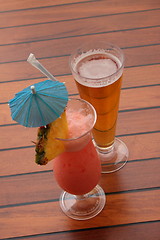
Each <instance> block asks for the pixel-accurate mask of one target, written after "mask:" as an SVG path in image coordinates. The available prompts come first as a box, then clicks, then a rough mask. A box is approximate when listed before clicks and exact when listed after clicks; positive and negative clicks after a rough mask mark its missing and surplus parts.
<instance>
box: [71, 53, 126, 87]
mask: <svg viewBox="0 0 160 240" xmlns="http://www.w3.org/2000/svg"><path fill="white" fill-rule="evenodd" d="M72 67H73V70H74V72H73V75H74V78H75V80H76V81H77V82H79V83H80V84H82V85H84V86H88V87H104V86H107V85H110V84H112V83H113V82H115V81H117V80H118V79H119V78H120V77H121V75H122V72H123V68H121V67H122V63H121V61H120V60H119V59H118V57H116V56H114V55H112V54H111V53H108V52H107V51H106V50H105V49H93V50H89V51H87V52H85V53H82V54H81V55H79V56H78V57H76V58H75V59H74V60H73V62H72ZM75 73H76V74H75ZM94 80H96V81H94Z"/></svg>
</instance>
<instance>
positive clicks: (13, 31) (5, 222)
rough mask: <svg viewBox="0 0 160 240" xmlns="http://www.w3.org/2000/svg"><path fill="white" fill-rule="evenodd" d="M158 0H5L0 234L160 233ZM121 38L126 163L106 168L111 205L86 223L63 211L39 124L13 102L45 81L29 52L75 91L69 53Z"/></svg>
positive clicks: (41, 238)
mask: <svg viewBox="0 0 160 240" xmlns="http://www.w3.org/2000/svg"><path fill="white" fill-rule="evenodd" d="M159 20H160V2H159V0H142V1H139V0H135V1H131V0H121V1H118V0H113V1H112V0H110V1H107V0H102V1H101V0H54V1H53V0H46V1H44V0H38V1H33V0H23V1H19V0H9V1H2V0H0V137H1V141H0V239H1V240H2V239H3V240H4V239H32V240H33V239H37V240H50V239H55V240H57V239H61V240H69V239H77V240H80V239H83V240H85V239H102V240H103V239H105V240H115V239H118V240H133V239H134V240H135V239H136V240H144V239H145V240H159V239H160V159H159V157H160V132H159V130H160V105H159V104H160V80H159V79H160V77H159V76H160V54H159V53H160V46H159V42H160V41H159V40H160V31H159V27H160V25H159ZM92 39H94V40H97V41H98V40H105V41H109V42H113V43H115V44H117V45H119V46H120V47H121V48H122V49H123V50H124V53H125V56H126V63H125V70H124V80H123V86H122V91H121V102H120V109H119V118H118V125H117V133H116V134H117V136H118V137H119V138H120V139H122V140H123V141H124V142H125V143H126V144H127V146H128V148H129V152H130V156H129V161H128V163H127V165H126V166H125V167H124V168H122V169H121V170H120V171H118V172H116V173H113V174H103V175H102V178H101V181H100V185H101V186H102V187H103V189H104V190H105V193H106V198H107V203H106V206H105V208H104V210H103V211H102V212H101V213H100V214H99V215H98V216H97V217H95V218H93V219H91V220H88V221H76V220H72V219H69V218H68V217H66V216H65V215H64V214H63V213H62V212H61V210H60V207H59V195H60V193H61V189H60V188H59V187H58V185H57V183H56V182H55V180H54V177H53V172H52V164H53V162H50V163H49V164H48V165H47V166H43V167H40V166H38V165H36V164H35V163H34V146H33V143H32V142H31V141H32V140H35V139H36V131H37V129H29V128H25V127H23V126H20V125H18V124H17V123H16V122H13V121H12V119H11V116H10V110H9V107H8V104H7V103H8V100H9V99H11V98H13V97H14V94H15V93H16V92H18V91H20V90H22V89H23V88H25V87H27V86H29V85H31V84H33V83H36V82H39V81H42V80H44V79H46V78H45V77H44V76H43V75H42V74H41V73H40V72H39V71H38V70H37V69H35V68H33V67H32V66H31V65H30V64H28V63H27V61H26V59H27V58H28V56H29V54H30V53H31V52H32V53H34V54H35V56H36V57H37V58H38V59H39V61H40V62H41V63H42V64H43V65H44V66H45V67H46V68H47V69H48V70H49V71H50V72H51V73H52V74H54V75H55V76H56V77H57V79H59V80H60V81H63V82H64V81H65V82H66V86H67V88H68V91H69V93H70V94H71V95H75V96H77V95H78V93H77V89H76V86H75V83H74V81H73V78H72V76H71V72H70V70H69V66H68V59H69V55H70V53H71V51H72V50H73V49H75V48H77V47H78V46H79V45H80V44H81V43H82V42H85V41H87V40H92Z"/></svg>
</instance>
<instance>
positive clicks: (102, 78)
mask: <svg viewBox="0 0 160 240" xmlns="http://www.w3.org/2000/svg"><path fill="white" fill-rule="evenodd" d="M91 43H92V44H93V42H91ZM101 43H103V44H106V46H107V45H108V46H111V47H112V48H115V49H117V50H118V51H119V52H120V54H121V56H122V61H121V66H120V67H119V68H118V69H117V71H116V72H114V73H112V74H111V75H109V76H106V77H101V78H93V77H92V78H88V77H85V76H82V75H80V74H78V72H77V71H75V70H74V69H73V67H72V64H71V62H72V58H73V56H74V55H75V54H76V52H77V50H78V49H82V48H83V47H84V46H85V45H86V44H89V42H86V43H84V44H82V45H81V46H80V47H79V48H77V49H75V50H74V51H73V52H72V53H71V55H70V57H69V66H70V69H72V71H73V72H74V73H75V74H78V75H79V76H80V77H81V78H84V79H86V80H89V81H92V80H93V81H95V80H96V81H102V80H104V79H107V78H110V77H112V76H114V75H116V74H117V73H118V72H120V71H121V70H122V69H123V68H124V61H125V56H124V53H123V51H122V49H121V48H120V47H118V46H117V45H116V44H113V43H110V42H105V41H99V42H95V44H97V45H98V44H99V45H100V44H101ZM99 48H101V49H102V47H100V46H99ZM91 49H92V48H91ZM91 49H90V50H91ZM88 51H89V50H88ZM74 59H75V58H74Z"/></svg>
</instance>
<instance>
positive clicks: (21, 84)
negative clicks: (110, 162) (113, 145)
mask: <svg viewBox="0 0 160 240" xmlns="http://www.w3.org/2000/svg"><path fill="white" fill-rule="evenodd" d="M14 65H15V66H16V63H15V64H14ZM9 66H10V64H9V65H8V68H9ZM0 67H1V65H0ZM32 70H34V69H32V68H31V69H30V71H32ZM35 72H36V73H37V71H35ZM159 75H160V66H159V65H154V66H152V65H151V66H144V67H135V68H125V69H124V76H123V82H122V89H123V88H129V87H138V86H146V85H149V86H150V85H154V84H155V85H156V84H159ZM6 76H8V75H6ZM9 77H10V76H9ZM17 77H18V75H17ZM22 77H23V78H24V77H25V76H22ZM2 79H4V78H2ZM44 80H45V78H37V79H34V80H31V79H30V80H26V81H17V82H6V83H5V82H4V83H3V85H1V88H0V89H1V91H0V92H1V94H0V103H2V102H8V101H9V100H10V99H11V98H13V97H14V95H15V93H17V92H19V91H21V90H22V89H24V88H26V87H28V86H30V85H33V84H35V83H37V82H40V81H44ZM57 80H58V81H60V82H65V84H66V87H67V89H68V91H69V93H70V94H76V93H77V92H78V90H77V87H76V84H75V83H74V79H73V77H72V76H71V75H70V76H63V77H57ZM8 89H9V91H8Z"/></svg>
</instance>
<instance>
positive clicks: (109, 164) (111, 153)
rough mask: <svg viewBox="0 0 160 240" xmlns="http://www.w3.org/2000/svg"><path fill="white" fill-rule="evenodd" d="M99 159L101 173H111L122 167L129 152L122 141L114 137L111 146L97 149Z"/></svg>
mask: <svg viewBox="0 0 160 240" xmlns="http://www.w3.org/2000/svg"><path fill="white" fill-rule="evenodd" d="M97 150H98V155H99V157H100V160H101V166H102V173H113V172H116V171H118V170H119V169H121V168H122V167H124V165H125V164H126V162H127V160H128V156H129V152H128V148H127V146H126V145H125V143H124V142H122V141H121V140H119V139H117V138H115V141H114V144H113V147H111V148H110V149H109V150H108V149H107V150H106V149H103V150H100V149H98V148H97Z"/></svg>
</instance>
